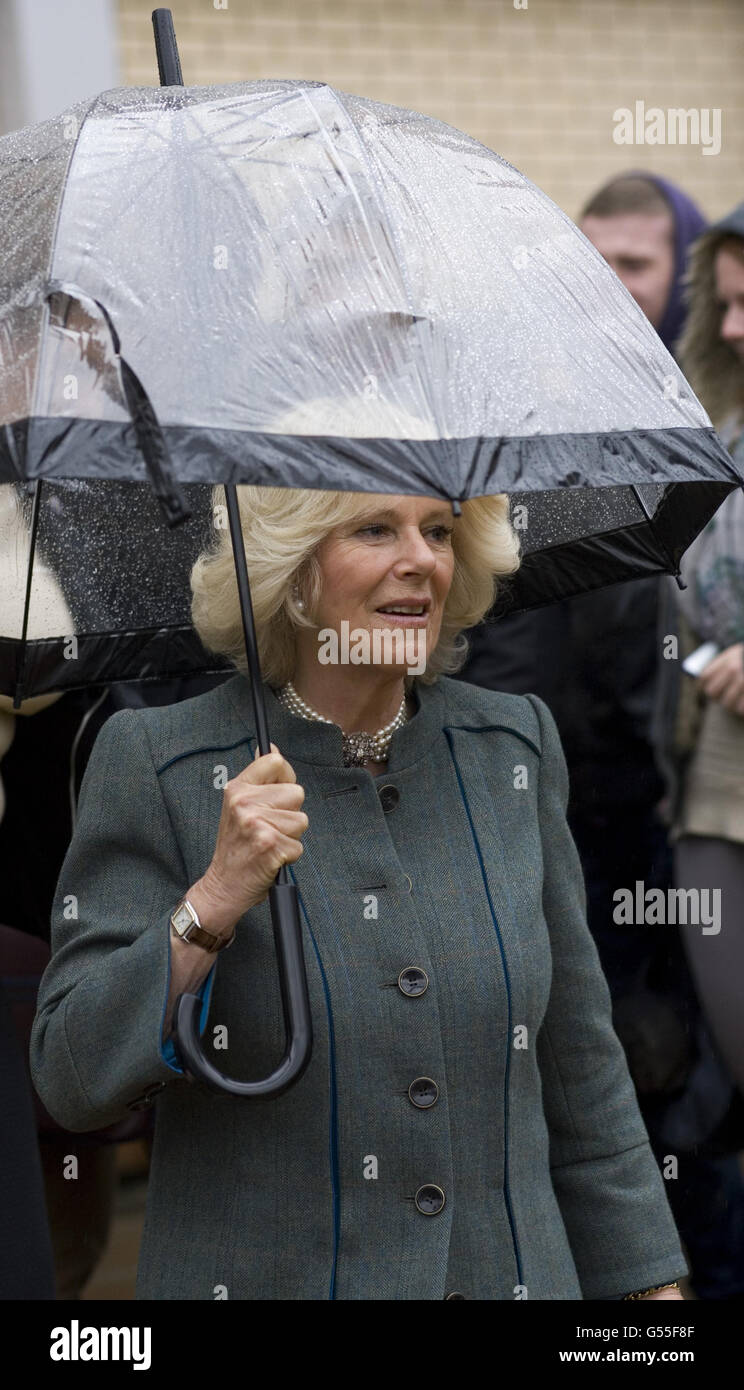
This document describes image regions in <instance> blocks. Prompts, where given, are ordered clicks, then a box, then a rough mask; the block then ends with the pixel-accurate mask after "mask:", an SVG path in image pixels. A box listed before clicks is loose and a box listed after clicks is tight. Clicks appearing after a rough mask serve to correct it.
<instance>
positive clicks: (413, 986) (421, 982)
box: [398, 965, 429, 998]
mask: <svg viewBox="0 0 744 1390" xmlns="http://www.w3.org/2000/svg"><path fill="white" fill-rule="evenodd" d="M428 988H429V976H428V975H427V973H426V971H425V970H422V969H421V967H420V966H419V965H407V966H406V968H405V970H401V972H400V975H399V976H398V989H399V990H400V991H401V993H402V994H407V995H409V997H411V998H413V997H414V996H415V995H417V994H425V992H426V990H427V989H428Z"/></svg>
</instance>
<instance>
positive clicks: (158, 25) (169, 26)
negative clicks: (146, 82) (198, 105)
mask: <svg viewBox="0 0 744 1390" xmlns="http://www.w3.org/2000/svg"><path fill="white" fill-rule="evenodd" d="M152 27H153V29H154V31H155V52H156V53H157V55H158V76H159V78H160V85H161V87H182V86H183V76H182V74H181V60H180V58H179V56H178V47H177V45H176V34H175V30H174V28H173V15H172V14H171V12H170V10H153V12H152Z"/></svg>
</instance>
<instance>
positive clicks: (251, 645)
mask: <svg viewBox="0 0 744 1390" xmlns="http://www.w3.org/2000/svg"><path fill="white" fill-rule="evenodd" d="M225 497H226V499H227V515H228V520H229V522H230V535H231V537H232V547H233V556H234V558H235V574H236V577H237V581H238V594H239V596H240V612H241V616H242V619H243V636H244V638H245V651H246V656H247V658H248V666H249V668H250V672H251V676H252V678H253V679H252V680H251V691H252V693H253V712H254V714H255V717H256V737H257V739H258V751H259V753H260V754H261V756H262V757H263V756H264V754H265V753H270V752H271V740H270V738H269V722H268V719H267V717H266V705H265V703H264V699H263V686H262V683H261V666H260V663H259V659H258V642H257V641H256V627H255V623H254V621H253V603H252V602H251V587H250V584H249V583H248V566H247V564H246V559H245V544H244V542H243V528H242V526H241V524H240V509H239V507H238V494H237V489H236V486H235V483H226V484H225Z"/></svg>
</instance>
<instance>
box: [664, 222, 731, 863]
mask: <svg viewBox="0 0 744 1390" xmlns="http://www.w3.org/2000/svg"><path fill="white" fill-rule="evenodd" d="M731 235H734V236H738V237H741V238H742V240H744V202H742V203H739V204H738V206H737V207H736V208H734V210H733V212H730V213H728V214H727V216H726V217H723V218H721V220H720V221H719V222H716V223H715V224H714V225H713V226H712V227H710V229H709V230H708V231H707V232H706V233H705V234H704V235H703V236H701V237H700V238H699V239H698V241H697V242H696V243H695V245H694V246H693V248H692V251H691V254H690V270H689V274H688V277H687V292H688V298H689V306H690V307H689V313H688V318H687V325H686V328H685V332H684V334H683V336H682V338H681V340H680V345H679V358H680V365H681V366H682V370H683V371H684V373H685V375H686V377H687V379H688V381H689V382H690V385H691V387H692V389H693V391H694V392H695V394H696V395H697V396H698V397H699V399H700V401H701V402H702V404H703V406H704V407H705V409H706V410H707V411H708V414H709V415H710V417H711V420H712V422H713V425H714V426H715V428H716V429H717V430H718V432H719V434H720V436H721V439H722V442H723V443H724V445H725V446H726V447H727V448H728V449H729V450H730V452H731V454H732V456H733V458H734V460H735V461H736V462H737V463H738V464H739V465H740V468H741V465H742V464H744V363H742V361H741V360H740V359H739V358H738V357H737V355H736V354H735V353H734V352H733V351H732V349H731V348H730V347H729V346H728V344H726V343H724V342H722V341H721V338H720V336H719V329H720V323H721V310H720V308H719V307H718V304H717V296H716V288H715V257H716V254H717V252H718V250H719V248H720V245H721V243H722V241H723V240H724V239H725V238H726V237H729V236H731ZM722 513H725V514H726V517H727V519H729V520H731V521H732V522H733V523H735V524H732V526H731V528H730V533H731V534H732V535H733V536H737V535H739V536H740V537H741V548H740V550H739V553H738V560H739V563H744V492H743V491H742V489H741V488H740V489H738V490H737V491H736V492H733V493H732V494H731V495H730V496H729V497H727V498H726V500H725V502H724V503H723V504H722V506H721V507H720V508H719V511H718V512H717V513H716V516H715V517H713V518H712V519H711V521H710V522H709V523H708V527H706V528H705V529H704V530H703V532H701V534H700V536H698V537H696V539H695V540H694V541H693V543H692V545H691V546H690V547H689V548H688V549H687V551H686V552H685V554H684V555H683V557H682V560H681V563H680V574H681V578H682V580H683V582H684V583H685V584H686V585H688V586H689V585H693V584H694V582H695V574H696V569H697V565H698V561H699V558H700V556H701V554H702V553H703V551H704V547H705V544H706V540H707V533H708V532H709V531H710V530H711V528H712V527H714V526H715V525H716V518H717V517H718V518H720V516H721V514H722ZM695 608H696V605H694V604H692V603H688V602H687V601H686V599H685V595H684V592H683V593H682V594H680V592H679V589H678V586H677V584H676V582H675V581H674V580H673V579H671V578H665V579H664V580H663V581H662V585H661V592H660V602H659V627H658V640H659V650H660V651H663V650H664V645H665V643H667V641H668V638H669V637H670V636H676V638H677V641H678V654H677V657H676V659H669V660H662V661H661V662H660V670H659V680H658V684H657V692H656V701H655V707H654V715H653V721H652V738H653V742H654V748H655V754H656V761H657V765H658V767H659V769H660V771H661V773H662V775H663V776H664V779H665V782H666V786H667V798H666V805H667V810H666V819H667V821H668V823H669V825H670V827H671V835H672V838H673V839H674V838H677V836H678V835H679V834H680V833H681V832H682V830H683V828H685V826H687V827H692V833H703V834H710V835H717V834H721V835H723V836H724V837H726V836H727V835H728V836H730V837H731V838H734V839H744V797H741V796H740V795H739V794H738V793H737V786H736V785H735V781H734V780H733V779H735V778H738V779H739V781H740V777H741V773H740V764H741V754H742V750H744V721H742V720H741V719H739V718H738V716H736V715H733V714H730V713H729V712H728V711H727V710H725V709H723V707H722V706H720V704H719V703H718V702H716V701H708V700H706V698H705V696H704V695H703V694H702V693H701V692H700V691H699V689H698V686H697V683H696V682H694V681H692V680H691V679H690V678H689V677H688V676H686V675H685V674H684V672H683V671H682V662H683V661H684V659H685V657H686V656H687V655H689V653H690V652H691V651H693V650H694V649H695V648H696V647H697V646H699V645H700V643H701V642H702V641H703V640H706V639H707V638H709V637H710V636H712V635H713V634H712V633H711V632H709V631H705V632H699V631H696V630H695V628H694V627H693V626H692V625H691V623H690V615H691V614H694V612H695ZM726 644H727V641H726V638H725V637H722V640H721V642H720V645H722V646H725V645H726ZM711 733H712V736H713V741H714V744H715V750H716V762H717V764H718V768H717V772H716V775H715V777H714V778H713V779H712V780H711V779H710V778H708V779H707V780H708V782H709V783H710V787H709V788H708V789H707V790H706V789H705V787H704V784H705V781H706V774H705V769H704V768H702V767H701V766H700V758H699V757H698V759H697V763H698V767H697V769H696V773H697V774H701V775H702V779H703V781H702V784H701V790H700V791H698V792H697V793H696V795H695V798H694V799H695V802H696V803H697V804H696V806H695V808H694V811H693V807H692V803H690V805H689V806H688V811H689V812H690V813H691V814H693V819H689V816H685V818H684V820H683V819H682V817H683V801H684V797H685V794H686V783H687V780H688V775H689V773H690V770H691V767H692V762H693V759H694V758H695V753H696V750H698V752H699V742H700V739H701V736H703V735H705V737H706V739H709V738H710V736H711ZM727 746H730V760H728V761H729V772H730V775H731V777H732V785H731V788H730V794H727V793H726V786H727V779H726V775H725V774H726V769H725V766H724V767H721V764H720V759H721V758H722V757H723V761H724V764H725V762H726V761H727V759H726V757H725V748H726V747H727ZM721 774H723V777H724V781H723V784H722V783H721V782H720V775H721ZM714 781H715V783H716V786H717V788H718V790H717V794H716V796H713V794H712V790H711V789H712V786H713V782H714ZM688 790H689V788H688ZM696 826H699V827H700V829H699V830H696V829H695V828H694V827H696Z"/></svg>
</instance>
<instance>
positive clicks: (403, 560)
mask: <svg viewBox="0 0 744 1390" xmlns="http://www.w3.org/2000/svg"><path fill="white" fill-rule="evenodd" d="M395 563H396V564H397V565H410V566H413V567H414V568H415V569H417V570H421V571H423V572H424V573H426V574H430V573H431V571H432V570H433V569H434V568H435V567H436V563H437V557H436V555H433V554H432V550H431V546H430V545H429V544H428V542H427V541H426V540H425V539H424V537H423V536H422V535H421V532H420V531H417V532H416V533H415V534H412V535H410V536H404V537H402V538H401V541H400V543H399V546H398V555H397V557H396V561H395Z"/></svg>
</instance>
